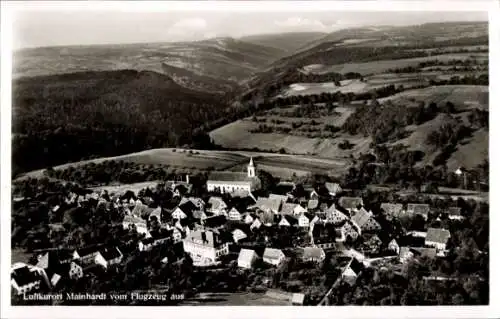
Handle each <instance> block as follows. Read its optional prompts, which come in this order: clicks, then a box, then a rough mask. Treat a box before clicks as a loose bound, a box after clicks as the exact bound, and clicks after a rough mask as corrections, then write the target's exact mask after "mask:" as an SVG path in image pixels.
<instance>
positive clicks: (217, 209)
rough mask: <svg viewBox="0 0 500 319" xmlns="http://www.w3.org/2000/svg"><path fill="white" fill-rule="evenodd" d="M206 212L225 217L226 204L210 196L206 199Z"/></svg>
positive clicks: (218, 198) (220, 199)
mask: <svg viewBox="0 0 500 319" xmlns="http://www.w3.org/2000/svg"><path fill="white" fill-rule="evenodd" d="M208 206H209V207H208V208H207V212H209V213H212V214H215V215H226V214H227V204H226V202H225V201H224V200H223V199H222V198H220V197H216V196H212V197H210V198H209V199H208Z"/></svg>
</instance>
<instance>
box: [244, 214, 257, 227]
mask: <svg viewBox="0 0 500 319" xmlns="http://www.w3.org/2000/svg"><path fill="white" fill-rule="evenodd" d="M253 220H254V217H252V214H250V213H245V215H243V222H244V223H245V224H247V225H248V224H252V223H253Z"/></svg>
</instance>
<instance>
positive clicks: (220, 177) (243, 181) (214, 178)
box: [207, 158, 260, 193]
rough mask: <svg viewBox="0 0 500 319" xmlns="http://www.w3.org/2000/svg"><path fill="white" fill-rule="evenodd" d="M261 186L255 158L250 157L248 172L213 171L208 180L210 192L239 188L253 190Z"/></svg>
mask: <svg viewBox="0 0 500 319" xmlns="http://www.w3.org/2000/svg"><path fill="white" fill-rule="evenodd" d="M259 188H260V179H259V178H258V177H257V175H256V167H255V165H254V163H253V158H250V162H249V163H248V165H247V173H246V174H245V173H240V172H212V173H210V175H209V176H208V180H207V190H208V191H209V192H218V193H233V192H234V191H239V190H245V191H248V192H252V191H254V190H257V189H259Z"/></svg>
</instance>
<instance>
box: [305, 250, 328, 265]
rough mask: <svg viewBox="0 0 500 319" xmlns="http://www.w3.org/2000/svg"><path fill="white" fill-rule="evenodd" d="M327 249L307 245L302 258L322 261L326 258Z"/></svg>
mask: <svg viewBox="0 0 500 319" xmlns="http://www.w3.org/2000/svg"><path fill="white" fill-rule="evenodd" d="M325 256H326V255H325V251H324V250H323V249H322V248H317V247H306V248H304V251H303V253H302V260H304V261H313V262H322V261H323V260H325Z"/></svg>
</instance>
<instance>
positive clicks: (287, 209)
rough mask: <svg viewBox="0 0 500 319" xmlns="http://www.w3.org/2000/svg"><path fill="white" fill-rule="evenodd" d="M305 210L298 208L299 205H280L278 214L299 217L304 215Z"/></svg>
mask: <svg viewBox="0 0 500 319" xmlns="http://www.w3.org/2000/svg"><path fill="white" fill-rule="evenodd" d="M306 212H307V209H305V208H304V207H302V206H300V205H299V204H294V203H283V204H282V205H281V210H280V212H279V213H280V214H282V215H300V214H302V213H306Z"/></svg>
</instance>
